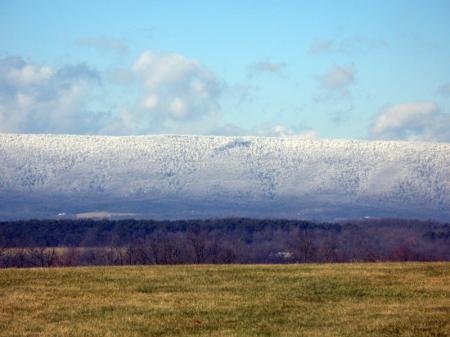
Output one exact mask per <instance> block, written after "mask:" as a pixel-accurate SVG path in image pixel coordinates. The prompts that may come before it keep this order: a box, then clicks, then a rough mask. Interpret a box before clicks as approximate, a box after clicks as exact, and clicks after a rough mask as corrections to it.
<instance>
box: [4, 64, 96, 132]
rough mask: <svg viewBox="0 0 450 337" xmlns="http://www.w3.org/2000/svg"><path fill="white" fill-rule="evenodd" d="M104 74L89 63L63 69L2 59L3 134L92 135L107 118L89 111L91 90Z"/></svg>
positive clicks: (67, 66)
mask: <svg viewBox="0 0 450 337" xmlns="http://www.w3.org/2000/svg"><path fill="white" fill-rule="evenodd" d="M92 83H94V85H99V84H100V83H101V81H100V75H99V73H98V72H97V71H96V70H94V69H90V68H89V67H88V66H87V65H86V64H84V63H81V64H77V65H66V66H64V67H62V68H60V69H54V68H52V67H45V66H42V65H38V64H34V63H30V62H29V63H27V62H25V61H24V60H23V59H22V58H20V57H8V58H5V59H2V60H0V132H16V133H80V132H81V133H91V132H95V131H96V130H97V129H98V128H99V123H100V119H102V118H103V117H104V116H100V115H98V114H93V113H90V112H88V111H87V109H86V105H85V103H84V102H85V99H86V97H87V96H88V92H89V87H90V85H91V84H92Z"/></svg>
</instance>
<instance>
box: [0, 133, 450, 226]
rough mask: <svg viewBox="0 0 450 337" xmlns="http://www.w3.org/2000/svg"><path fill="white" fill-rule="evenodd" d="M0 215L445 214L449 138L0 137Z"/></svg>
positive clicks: (449, 192)
mask: <svg viewBox="0 0 450 337" xmlns="http://www.w3.org/2000/svg"><path fill="white" fill-rule="evenodd" d="M0 202H1V203H0V218H13V217H19V216H23V217H33V216H36V217H52V216H55V215H56V214H58V213H61V212H64V213H72V214H74V213H82V212H88V211H109V212H115V213H139V214H140V216H143V217H155V218H179V217H211V216H234V215H240V216H241V215H248V216H259V217H261V216H271V217H281V216H286V217H299V218H316V219H329V220H332V219H333V218H337V217H361V216H365V215H368V216H403V217H421V218H437V219H449V212H448V210H449V209H450V144H448V143H410V142H372V141H350V140H325V139H318V140H304V139H283V138H257V137H206V136H131V137H103V136H69V135H16V134H0Z"/></svg>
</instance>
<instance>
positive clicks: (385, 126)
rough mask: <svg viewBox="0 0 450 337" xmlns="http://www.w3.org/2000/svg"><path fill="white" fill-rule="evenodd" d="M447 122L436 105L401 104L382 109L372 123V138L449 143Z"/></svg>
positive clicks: (421, 103) (448, 124) (447, 119)
mask: <svg viewBox="0 0 450 337" xmlns="http://www.w3.org/2000/svg"><path fill="white" fill-rule="evenodd" d="M449 121H450V119H449V118H448V116H447V115H445V114H442V113H441V111H440V109H439V107H438V106H437V104H436V103H434V102H433V103H425V102H417V103H404V104H398V105H395V106H392V107H385V108H383V109H381V110H380V111H379V112H378V114H377V116H376V119H375V121H374V123H373V124H372V127H371V130H370V133H371V137H372V138H374V139H382V140H422V141H448V140H449V139H450V138H449V136H450V132H449V131H445V132H443V131H444V129H446V130H448V127H449V126H450V123H449Z"/></svg>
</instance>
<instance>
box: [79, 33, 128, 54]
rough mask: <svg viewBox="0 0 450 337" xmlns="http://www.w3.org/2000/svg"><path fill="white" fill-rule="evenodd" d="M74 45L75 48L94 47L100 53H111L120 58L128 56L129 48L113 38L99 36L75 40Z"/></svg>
mask: <svg viewBox="0 0 450 337" xmlns="http://www.w3.org/2000/svg"><path fill="white" fill-rule="evenodd" d="M75 45H76V46H77V47H95V48H98V49H99V50H100V51H101V52H102V53H107V52H113V53H115V54H117V55H119V56H121V57H123V56H126V55H128V53H129V52H130V48H129V47H128V46H127V45H126V44H125V43H123V42H122V41H119V40H117V39H115V38H113V37H106V36H101V37H100V38H94V37H85V38H83V39H76V40H75Z"/></svg>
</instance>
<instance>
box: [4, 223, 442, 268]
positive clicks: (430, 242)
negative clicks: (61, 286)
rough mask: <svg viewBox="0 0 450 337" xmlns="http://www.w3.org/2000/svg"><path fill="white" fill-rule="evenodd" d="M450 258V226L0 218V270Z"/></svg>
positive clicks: (436, 259) (429, 224) (435, 224)
mask: <svg viewBox="0 0 450 337" xmlns="http://www.w3.org/2000/svg"><path fill="white" fill-rule="evenodd" d="M376 261H450V224H448V223H441V222H438V221H434V220H427V221H424V220H418V219H401V218H385V219H373V218H368V219H361V220H346V221H342V222H339V223H317V222H314V221H302V220H287V219H256V218H221V219H219V218H217V219H207V220H174V221H169V220H165V221H155V220H135V219H125V220H108V219H101V220H92V219H78V220H74V219H60V220H45V219H44V220H36V219H34V220H27V221H7V222H0V267H2V268H8V267H50V266H88V265H151V264H205V263H219V264H225V263H314V262H317V263H326V262H329V263H339V262H376Z"/></svg>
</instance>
